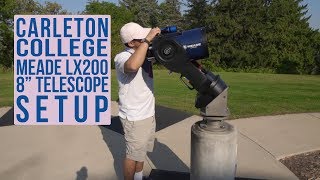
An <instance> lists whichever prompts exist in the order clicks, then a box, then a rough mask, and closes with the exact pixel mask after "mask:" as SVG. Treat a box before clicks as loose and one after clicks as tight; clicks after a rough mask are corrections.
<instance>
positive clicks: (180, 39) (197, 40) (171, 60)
mask: <svg viewBox="0 0 320 180" xmlns="http://www.w3.org/2000/svg"><path fill="white" fill-rule="evenodd" d="M147 57H148V58H151V57H152V58H154V59H155V60H156V62H158V63H160V64H162V65H163V66H164V67H166V68H167V69H169V70H170V71H172V72H176V73H179V74H181V76H180V79H181V80H182V82H183V83H184V84H185V85H186V86H187V87H188V88H189V89H191V90H192V89H195V90H196V91H197V92H198V94H197V97H196V102H195V107H196V108H200V109H201V115H204V116H210V117H211V116H217V117H226V116H228V113H229V112H228V110H227V108H225V109H223V110H222V112H219V113H218V114H217V115H214V114H212V113H213V112H212V113H210V112H209V111H208V108H206V106H208V105H209V104H210V102H212V101H213V100H214V99H215V98H217V97H218V96H219V95H220V94H221V93H223V92H224V91H225V90H226V89H227V88H228V86H227V85H226V84H225V82H224V81H223V80H222V79H221V78H220V76H219V75H215V74H213V73H212V72H210V71H207V70H206V69H205V68H203V67H202V66H201V65H200V64H199V63H198V62H197V60H200V59H204V58H207V57H209V51H208V43H207V37H206V32H205V28H203V27H202V28H195V29H190V30H186V31H178V30H177V27H176V26H168V27H165V28H163V29H161V34H160V35H158V36H157V37H155V39H154V40H153V41H152V45H151V46H150V47H149V51H148V54H147ZM185 79H187V80H188V82H186V81H185ZM215 109H216V108H215ZM208 113H210V114H208Z"/></svg>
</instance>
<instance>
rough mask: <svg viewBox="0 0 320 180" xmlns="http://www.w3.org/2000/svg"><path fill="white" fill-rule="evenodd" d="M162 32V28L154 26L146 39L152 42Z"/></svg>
mask: <svg viewBox="0 0 320 180" xmlns="http://www.w3.org/2000/svg"><path fill="white" fill-rule="evenodd" d="M160 33H161V30H160V28H158V27H156V28H152V29H151V30H150V32H149V34H148V35H147V36H146V39H147V40H148V41H150V42H151V41H152V40H153V39H154V37H156V36H157V35H158V34H160Z"/></svg>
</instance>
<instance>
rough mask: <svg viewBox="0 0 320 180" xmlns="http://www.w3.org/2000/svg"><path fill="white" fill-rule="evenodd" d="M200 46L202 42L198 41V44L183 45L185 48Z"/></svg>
mask: <svg viewBox="0 0 320 180" xmlns="http://www.w3.org/2000/svg"><path fill="white" fill-rule="evenodd" d="M199 46H202V44H201V43H196V44H189V45H183V48H184V49H193V48H197V47H199Z"/></svg>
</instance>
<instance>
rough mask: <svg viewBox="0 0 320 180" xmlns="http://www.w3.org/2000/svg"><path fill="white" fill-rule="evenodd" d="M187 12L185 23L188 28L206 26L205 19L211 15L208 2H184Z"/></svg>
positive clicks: (197, 0) (202, 0)
mask: <svg viewBox="0 0 320 180" xmlns="http://www.w3.org/2000/svg"><path fill="white" fill-rule="evenodd" d="M186 6H187V8H188V9H187V10H186V14H185V15H184V16H185V19H186V20H185V23H186V26H187V27H188V28H196V27H203V26H206V19H208V17H209V16H210V15H212V14H211V12H210V5H209V1H208V0H188V1H187V2H186Z"/></svg>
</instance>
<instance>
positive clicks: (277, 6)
mask: <svg viewBox="0 0 320 180" xmlns="http://www.w3.org/2000/svg"><path fill="white" fill-rule="evenodd" d="M301 2H302V0H283V1H272V0H258V1H257V0H238V1H233V0H220V1H219V2H218V3H216V4H214V7H213V15H211V16H210V17H209V18H207V21H206V23H207V29H208V32H209V33H208V34H209V35H208V37H209V44H210V47H211V54H212V58H213V59H214V61H215V62H216V63H217V64H219V65H221V66H224V67H227V68H237V69H239V68H241V69H273V70H274V71H276V72H279V73H310V72H311V70H312V68H313V67H314V66H313V64H314V48H313V47H312V44H313V43H312V39H313V38H312V36H313V31H312V30H311V28H310V27H309V25H308V23H307V21H308V17H305V14H306V11H307V10H306V8H307V5H301Z"/></svg>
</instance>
